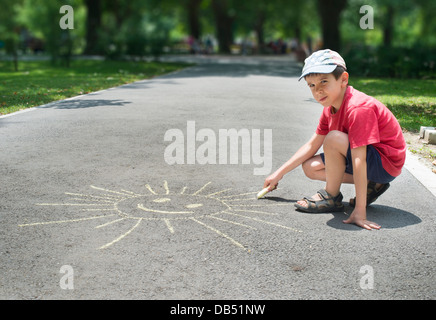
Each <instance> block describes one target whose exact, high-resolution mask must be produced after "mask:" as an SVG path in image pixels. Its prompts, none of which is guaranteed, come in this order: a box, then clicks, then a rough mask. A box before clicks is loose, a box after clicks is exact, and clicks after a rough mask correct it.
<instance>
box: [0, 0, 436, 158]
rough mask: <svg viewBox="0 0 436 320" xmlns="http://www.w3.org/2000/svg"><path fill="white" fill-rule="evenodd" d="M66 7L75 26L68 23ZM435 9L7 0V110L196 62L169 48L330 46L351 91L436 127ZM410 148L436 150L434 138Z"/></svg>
mask: <svg viewBox="0 0 436 320" xmlns="http://www.w3.org/2000/svg"><path fill="white" fill-rule="evenodd" d="M63 5H69V6H71V8H73V9H74V12H73V14H74V15H73V18H74V20H73V21H71V19H69V20H64V21H67V22H68V23H70V26H72V25H71V23H73V27H74V29H68V28H66V29H63V28H61V27H60V20H61V18H62V17H63V16H65V12H64V13H60V8H61V7H62V6H63ZM363 6H365V7H363ZM367 6H370V9H372V12H369V11H367V10H366V11H365V10H362V7H363V8H368V7H367ZM67 13H68V12H67ZM70 13H71V12H70ZM435 13H436V2H434V1H427V0H306V1H298V0H268V1H266V0H256V1H240V0H239V1H237V0H129V1H125V0H48V1H47V0H2V1H1V10H0V114H7V113H11V112H15V111H18V110H21V109H24V108H28V107H33V106H38V105H41V104H45V103H48V102H51V101H56V100H61V99H65V98H67V97H71V96H75V95H80V94H86V93H89V92H93V91H96V90H100V89H104V88H108V87H113V86H117V85H120V84H125V83H129V82H133V81H137V80H141V79H146V78H150V77H153V76H156V75H159V74H163V73H168V72H171V71H174V70H177V69H180V68H183V67H186V66H188V64H183V63H167V62H163V61H162V57H165V56H168V55H180V54H182V55H217V54H226V55H239V56H244V55H247V56H250V55H271V56H273V55H289V56H290V57H292V58H293V59H295V60H296V61H298V62H299V63H300V64H301V65H302V62H303V61H304V58H305V57H307V56H308V55H310V53H311V52H313V51H315V50H318V49H322V48H330V49H333V50H336V51H338V52H340V53H341V55H342V56H343V57H344V59H345V61H346V62H347V66H348V71H349V73H350V77H351V78H350V79H351V80H350V83H351V84H352V85H353V86H354V87H356V88H358V89H360V90H362V91H364V92H366V93H367V94H370V95H373V96H375V97H376V98H378V99H379V100H381V101H382V102H383V103H385V104H386V105H387V106H388V107H389V108H390V109H391V110H392V111H393V112H394V114H395V115H396V117H397V118H398V119H399V121H400V124H401V126H402V127H403V129H404V130H405V131H407V132H417V131H419V128H420V126H435V125H436V90H435V87H436V80H435V78H436V72H435V67H436V66H435V64H436V20H435V19H434V16H435ZM368 14H369V15H368ZM371 14H373V16H371ZM372 22H373V25H371V24H372ZM366 26H369V27H370V28H366ZM362 27H365V28H362ZM284 67H285V66H284ZM409 142H410V141H409ZM412 152H416V153H421V154H423V155H425V156H426V157H428V158H430V159H432V158H435V157H436V154H435V152H434V150H433V149H431V148H429V147H428V146H427V145H417V147H414V149H412Z"/></svg>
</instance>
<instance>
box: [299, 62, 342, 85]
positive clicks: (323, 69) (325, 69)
mask: <svg viewBox="0 0 436 320" xmlns="http://www.w3.org/2000/svg"><path fill="white" fill-rule="evenodd" d="M337 66H338V65H337V64H329V65H323V66H313V67H310V68H307V70H303V73H302V74H301V76H300V78H299V79H298V81H300V80H301V79H302V78H304V77H305V76H307V75H308V74H311V73H331V72H333V71H334V70H335V69H336V67H337Z"/></svg>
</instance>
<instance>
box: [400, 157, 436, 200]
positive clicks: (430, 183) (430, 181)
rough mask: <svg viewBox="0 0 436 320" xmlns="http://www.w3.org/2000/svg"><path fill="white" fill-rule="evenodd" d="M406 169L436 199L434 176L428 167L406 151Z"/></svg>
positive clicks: (435, 177)
mask: <svg viewBox="0 0 436 320" xmlns="http://www.w3.org/2000/svg"><path fill="white" fill-rule="evenodd" d="M404 168H406V169H407V170H408V171H409V172H410V173H411V174H412V175H413V176H414V177H415V178H416V179H418V181H419V182H421V183H422V184H423V186H424V187H426V188H427V189H428V191H430V192H431V193H432V194H433V195H434V196H435V197H436V174H435V173H433V172H432V171H431V169H430V168H429V167H427V166H426V165H425V164H423V163H421V162H420V161H419V159H418V157H417V156H416V155H414V154H413V153H411V152H410V151H409V150H407V153H406V163H405V164H404Z"/></svg>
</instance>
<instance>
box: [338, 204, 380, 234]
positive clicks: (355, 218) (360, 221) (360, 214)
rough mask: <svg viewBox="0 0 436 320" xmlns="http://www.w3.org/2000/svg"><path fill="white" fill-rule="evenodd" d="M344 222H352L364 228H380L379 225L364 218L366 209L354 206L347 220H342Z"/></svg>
mask: <svg viewBox="0 0 436 320" xmlns="http://www.w3.org/2000/svg"><path fill="white" fill-rule="evenodd" d="M343 222H344V223H354V224H355V225H357V226H359V227H361V228H365V229H367V230H371V229H377V230H378V229H380V228H381V227H380V226H379V225H378V224H377V223H375V222H372V221H368V220H366V209H359V208H355V209H354V210H353V212H352V213H351V215H350V217H349V218H348V219H347V220H343Z"/></svg>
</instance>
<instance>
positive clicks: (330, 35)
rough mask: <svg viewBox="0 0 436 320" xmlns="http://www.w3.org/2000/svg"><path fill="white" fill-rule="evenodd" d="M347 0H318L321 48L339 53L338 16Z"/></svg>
mask: <svg viewBox="0 0 436 320" xmlns="http://www.w3.org/2000/svg"><path fill="white" fill-rule="evenodd" d="M346 4H347V0H318V9H319V14H320V17H321V27H322V38H323V47H324V48H326V49H332V50H335V51H339V50H340V49H341V35H340V32H339V23H340V15H341V12H342V10H343V9H344V8H345V6H346Z"/></svg>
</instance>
